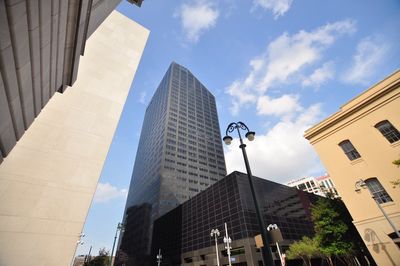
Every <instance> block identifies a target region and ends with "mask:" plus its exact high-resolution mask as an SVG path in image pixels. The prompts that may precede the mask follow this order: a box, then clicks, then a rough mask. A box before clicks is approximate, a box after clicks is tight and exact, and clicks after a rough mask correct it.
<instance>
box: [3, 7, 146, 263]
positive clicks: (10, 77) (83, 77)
mask: <svg viewBox="0 0 400 266" xmlns="http://www.w3.org/2000/svg"><path fill="white" fill-rule="evenodd" d="M118 3H119V1H116V0H113V1H96V0H95V1H77V0H70V1H57V0H55V1H54V0H53V1H1V2H0V20H1V21H0V29H1V31H0V34H1V36H0V37H1V38H0V49H1V50H0V71H1V75H0V149H1V157H2V158H3V161H2V162H1V164H0V228H1V229H0V246H1V249H0V265H35V262H37V263H39V262H40V265H69V264H70V263H71V261H72V258H73V255H74V253H75V249H76V243H77V240H78V239H79V235H80V233H81V230H82V228H83V224H84V221H85V218H86V215H87V212H88V209H89V206H90V203H91V200H92V197H93V194H94V191H95V189H96V185H97V181H98V178H99V176H100V172H101V169H102V167H103V163H104V161H105V158H106V155H107V151H108V148H109V146H110V144H111V141H112V137H113V134H114V131H115V129H116V126H117V123H118V120H119V117H120V114H121V112H122V108H123V105H124V103H125V99H126V97H127V95H128V92H129V88H130V86H131V83H132V79H133V76H134V74H135V72H136V69H137V66H138V63H139V61H140V58H141V55H142V52H143V49H144V46H145V43H146V41H147V37H148V34H149V32H148V30H147V29H145V28H143V27H142V26H140V25H138V24H137V23H135V22H133V21H132V20H130V19H128V18H126V17H125V16H123V15H121V14H120V13H118V12H115V11H114V12H113V11H112V10H113V9H114V8H115V6H116V5H117V4H118ZM111 12H112V13H111ZM110 13H111V14H110ZM103 21H104V22H103ZM100 24H101V26H99V25H100ZM97 28H98V29H97ZM96 29H97V30H96ZM89 36H90V38H89ZM83 53H84V57H82V58H80V55H81V54H83ZM78 64H79V68H78ZM68 86H72V87H71V88H68V89H67V87H68Z"/></svg>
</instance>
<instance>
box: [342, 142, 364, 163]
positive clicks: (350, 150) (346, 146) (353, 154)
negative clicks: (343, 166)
mask: <svg viewBox="0 0 400 266" xmlns="http://www.w3.org/2000/svg"><path fill="white" fill-rule="evenodd" d="M339 146H340V147H341V148H342V150H343V151H344V153H345V154H346V155H347V157H348V158H349V159H350V161H353V160H355V159H357V158H360V157H361V155H360V154H359V153H358V151H357V150H356V148H354V146H353V144H351V142H350V140H348V139H347V140H343V141H342V142H340V143H339Z"/></svg>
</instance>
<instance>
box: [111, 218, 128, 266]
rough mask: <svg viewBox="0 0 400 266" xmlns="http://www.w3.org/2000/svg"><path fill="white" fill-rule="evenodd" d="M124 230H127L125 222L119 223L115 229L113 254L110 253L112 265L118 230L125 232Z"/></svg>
mask: <svg viewBox="0 0 400 266" xmlns="http://www.w3.org/2000/svg"><path fill="white" fill-rule="evenodd" d="M124 230H125V226H124V224H123V223H118V225H117V230H115V237H114V243H113V246H112V250H111V254H110V266H112V264H113V261H112V257H113V254H114V248H115V242H116V241H117V235H118V231H120V232H123V231H124Z"/></svg>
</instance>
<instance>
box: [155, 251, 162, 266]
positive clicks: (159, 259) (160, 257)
mask: <svg viewBox="0 0 400 266" xmlns="http://www.w3.org/2000/svg"><path fill="white" fill-rule="evenodd" d="M156 258H157V265H158V266H160V265H161V259H162V255H161V248H160V249H158V254H157V256H156Z"/></svg>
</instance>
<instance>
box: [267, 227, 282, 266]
mask: <svg viewBox="0 0 400 266" xmlns="http://www.w3.org/2000/svg"><path fill="white" fill-rule="evenodd" d="M267 230H268V233H269V236H270V240H271V242H275V245H276V249H277V250H278V254H279V259H280V261H281V265H285V262H284V259H285V258H284V256H283V255H284V254H282V253H281V250H280V248H279V243H278V242H279V241H282V240H283V238H282V233H281V230H280V229H279V227H278V225H276V224H270V225H268V226H267Z"/></svg>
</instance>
